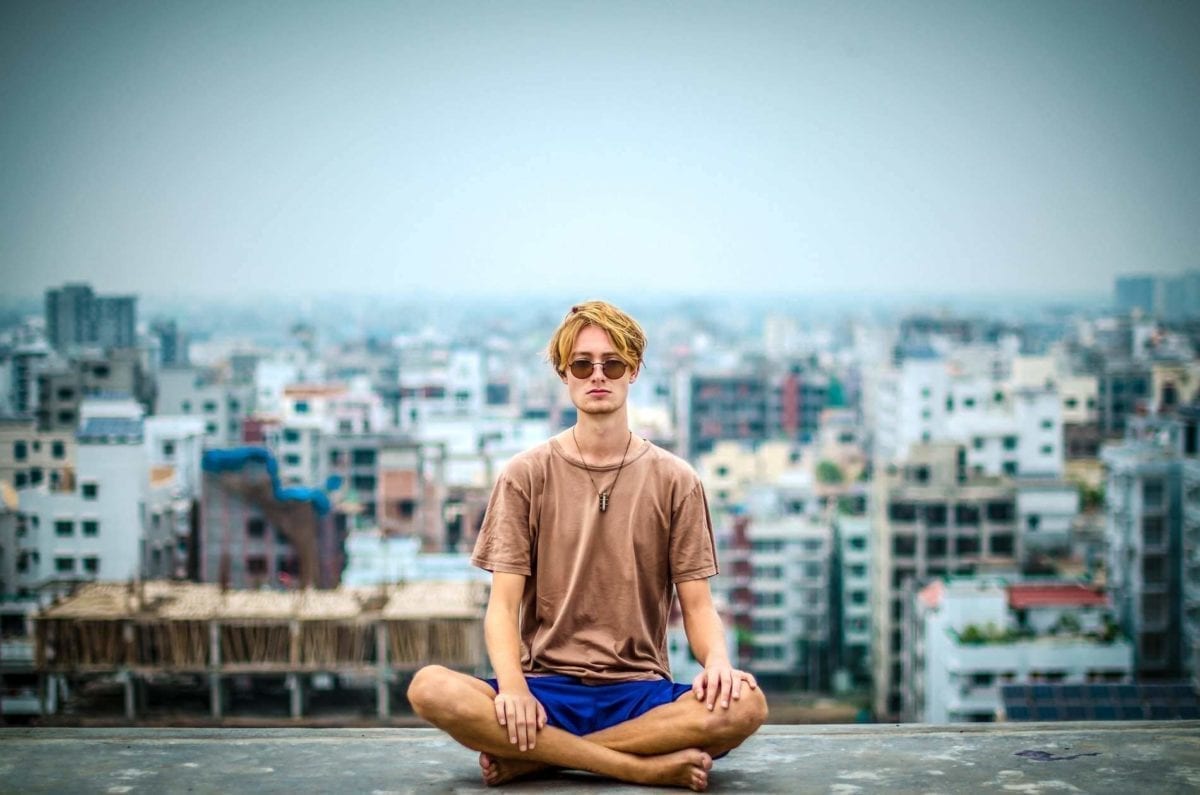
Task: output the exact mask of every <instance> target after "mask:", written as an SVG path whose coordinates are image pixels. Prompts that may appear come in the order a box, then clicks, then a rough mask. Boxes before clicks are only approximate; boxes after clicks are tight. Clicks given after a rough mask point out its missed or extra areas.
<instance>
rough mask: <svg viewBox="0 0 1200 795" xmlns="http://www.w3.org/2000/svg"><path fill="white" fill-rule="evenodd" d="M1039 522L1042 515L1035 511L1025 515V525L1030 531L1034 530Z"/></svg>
mask: <svg viewBox="0 0 1200 795" xmlns="http://www.w3.org/2000/svg"><path fill="white" fill-rule="evenodd" d="M1041 523H1042V517H1041V516H1039V515H1037V514H1036V513H1031V514H1029V516H1026V517H1025V526H1026V527H1028V528H1029V529H1030V531H1036V530H1037V529H1038V525H1040V524H1041Z"/></svg>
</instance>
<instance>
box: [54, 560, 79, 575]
mask: <svg viewBox="0 0 1200 795" xmlns="http://www.w3.org/2000/svg"><path fill="white" fill-rule="evenodd" d="M54 570H55V571H56V572H58V573H59V574H67V573H70V572H73V571H75V558H55V559H54Z"/></svg>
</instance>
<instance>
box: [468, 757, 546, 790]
mask: <svg viewBox="0 0 1200 795" xmlns="http://www.w3.org/2000/svg"><path fill="white" fill-rule="evenodd" d="M479 768H480V770H481V771H482V772H483V783H484V784H486V785H488V786H489V787H499V786H501V785H502V784H507V783H508V782H510V781H512V780H513V779H517V778H520V777H521V776H528V775H529V774H531V773H536V772H538V771H539V770H544V769H545V768H546V765H544V764H542V763H541V762H534V761H528V762H527V761H525V760H523V759H500V758H499V757H494V756H492V755H491V754H487V753H480V754H479Z"/></svg>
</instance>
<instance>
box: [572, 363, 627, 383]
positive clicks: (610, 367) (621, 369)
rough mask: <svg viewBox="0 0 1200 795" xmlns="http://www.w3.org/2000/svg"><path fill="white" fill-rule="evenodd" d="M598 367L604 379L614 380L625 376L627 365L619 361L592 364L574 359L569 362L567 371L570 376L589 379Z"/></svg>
mask: <svg viewBox="0 0 1200 795" xmlns="http://www.w3.org/2000/svg"><path fill="white" fill-rule="evenodd" d="M597 365H599V366H600V372H602V373H604V377H605V378H611V379H613V380H616V379H618V378H620V377H621V376H623V375H625V371H626V370H627V369H628V367H629V366H628V365H626V364H625V362H623V361H621V360H620V359H605V360H604V361H602V362H593V361H591V360H590V359H576V360H575V361H573V362H571V364H570V366H569V368H568V369H570V371H571V375H573V376H575V377H576V378H580V379H582V378H591V377H592V373H593V372H595V371H596V366H597Z"/></svg>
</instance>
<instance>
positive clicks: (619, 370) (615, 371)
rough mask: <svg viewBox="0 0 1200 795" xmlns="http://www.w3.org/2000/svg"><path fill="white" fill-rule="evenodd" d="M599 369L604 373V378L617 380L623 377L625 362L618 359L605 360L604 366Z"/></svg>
mask: <svg viewBox="0 0 1200 795" xmlns="http://www.w3.org/2000/svg"><path fill="white" fill-rule="evenodd" d="M600 369H601V370H603V371H604V377H605V378H612V379H617V378H620V377H621V376H623V375H625V362H623V361H621V360H620V359H605V360H604V366H603V367H602V368H600Z"/></svg>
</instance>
